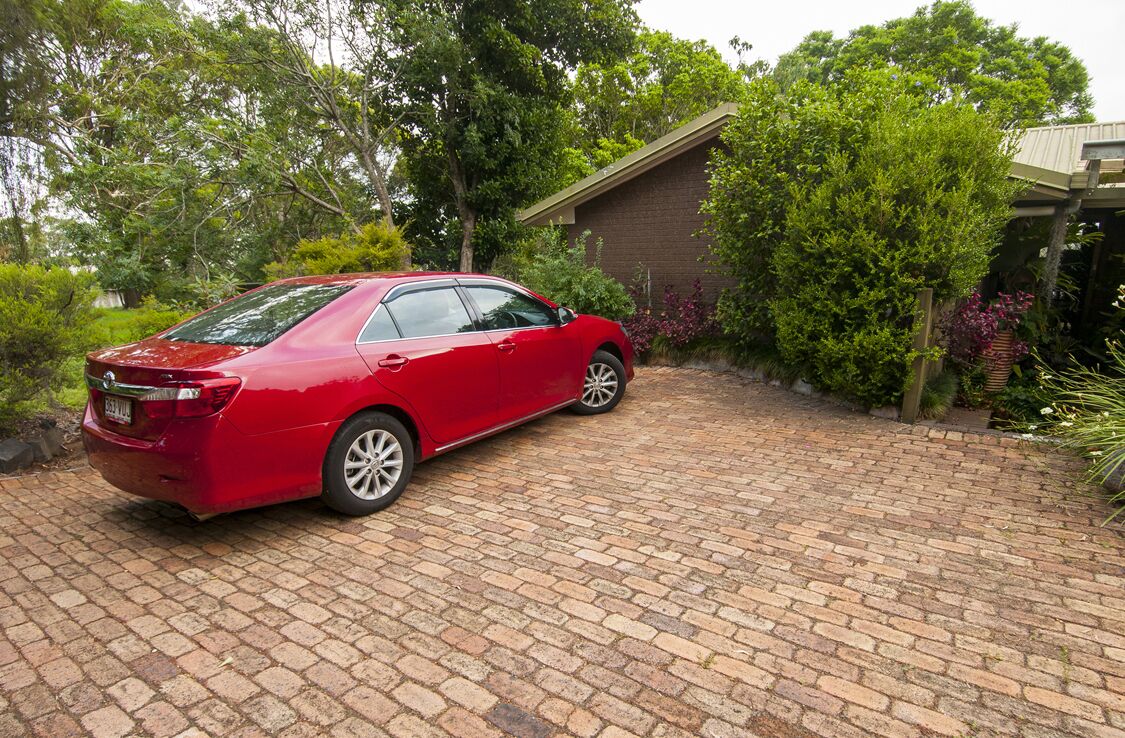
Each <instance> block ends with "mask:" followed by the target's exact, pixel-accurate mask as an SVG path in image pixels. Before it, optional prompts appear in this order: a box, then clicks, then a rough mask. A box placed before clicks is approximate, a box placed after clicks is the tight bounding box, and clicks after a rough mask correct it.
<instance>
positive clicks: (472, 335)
mask: <svg viewBox="0 0 1125 738" xmlns="http://www.w3.org/2000/svg"><path fill="white" fill-rule="evenodd" d="M356 348H357V350H358V351H359V353H360V355H361V356H362V357H363V360H364V361H365V362H366V363H367V366H368V368H369V369H370V370H371V371H372V373H373V374H374V375H375V378H376V379H377V380H378V381H379V383H380V384H382V385H383V386H384V387H386V388H387V389H388V390H390V391H391V392H394V393H395V394H396V395H398V396H399V397H401V398H402V399H403V401H404V402H406V403H407V404H408V405H409V406H410V408H411V409H412V410H413V411H414V413H415V414H416V416H417V417H418V418H419V420H420V421H421V423H422V424H423V425H424V426H425V429H426V431H427V433H429V435H430V437H431V438H433V440H434V441H435V442H436V443H437V444H438V445H439V446H440V445H442V444H448V443H452V442H454V441H459V440H461V439H463V438H466V437H468V436H471V435H473V434H475V433H480V432H481V431H484V430H487V429H489V428H491V427H492V426H494V425H496V424H497V422H498V421H497V405H498V391H499V367H498V362H497V357H496V354H497V351H496V349H495V347H494V346H493V344H492V342H491V341H489V339H488V337H487V336H486V335H485V334H484V333H482V332H481V331H479V330H478V329H477V325H476V324H475V323H474V321H473V319H472V317H471V316H470V313H469V310H468V308H466V306H465V304H464V302H463V301H462V299H461V297H460V295H459V294H458V292H457V289H456V283H455V282H454V281H453V280H452V279H447V280H438V281H427V282H420V283H407V284H404V285H400V286H398V287H396V288H394V289H392V290H391V291H390V292H389V293H387V296H386V297H385V298H384V299H383V301H382V302H381V303H380V304H379V306H378V307H377V308H376V309H375V311H374V313H372V315H371V317H370V318H369V319H368V321H367V324H366V325H365V326H364V329H363V332H362V333H361V334H360V337H359V340H358V341H357V343H356Z"/></svg>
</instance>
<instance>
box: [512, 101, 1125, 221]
mask: <svg viewBox="0 0 1125 738" xmlns="http://www.w3.org/2000/svg"><path fill="white" fill-rule="evenodd" d="M737 114H738V105H737V104H736V103H725V104H723V105H720V106H719V107H717V108H715V109H714V110H711V111H710V112H707V113H704V114H703V115H701V116H699V117H698V118H696V119H694V120H692V121H689V122H688V123H686V124H684V125H682V126H680V127H679V128H677V129H676V130H674V131H672V132H671V133H669V134H668V135H666V136H663V137H661V138H658V139H657V140H655V141H653V142H652V143H650V144H648V145H646V146H644V147H642V148H640V149H637V150H636V151H634V152H633V153H631V154H629V155H628V156H625V157H623V158H621V159H618V160H617V161H615V162H614V163H612V164H610V165H609V166H608V167H605V168H604V169H600V170H598V171H597V172H595V173H594V174H591V175H590V176H589V177H586V178H585V179H583V180H581V181H579V182H576V183H574V184H572V185H571V186H570V187H567V188H566V189H563V190H560V191H558V192H556V193H555V194H553V195H551V196H550V197H548V198H546V199H545V200H540V201H539V202H537V203H535V204H534V205H532V206H530V207H528V208H526V209H525V210H523V211H521V212H520V213H519V216H518V217H519V221H520V222H521V223H524V224H527V225H548V224H551V223H556V224H558V223H566V224H570V223H573V222H574V208H575V207H576V206H578V205H581V204H582V203H584V202H587V201H589V200H592V199H593V198H595V197H597V196H598V195H600V194H602V193H603V192H605V191H607V190H609V189H612V188H614V187H616V186H617V185H619V184H621V183H622V182H626V181H628V180H630V179H632V178H633V177H636V176H638V175H640V174H643V173H644V172H646V171H648V170H649V169H652V168H653V167H655V166H658V165H660V164H663V163H664V162H666V161H668V160H670V159H672V158H674V157H676V156H678V155H679V154H681V153H682V152H684V151H686V150H688V149H690V148H692V147H694V146H696V145H699V144H701V143H703V142H705V141H707V140H709V139H712V138H715V137H716V136H718V135H719V133H720V132H721V131H722V129H723V126H725V125H726V124H727V122H728V121H730V119H732V118H733V117H734V116H736V115H737ZM1111 139H1125V121H1118V122H1114V123H1080V124H1076V125H1067V126H1043V127H1041V128H1028V129H1026V130H1025V131H1023V132H1022V135H1021V136H1020V140H1019V146H1018V150H1017V152H1016V155H1015V157H1014V159H1013V161H1012V169H1011V172H1010V174H1011V176H1012V177H1014V178H1017V179H1022V180H1026V181H1027V182H1028V183H1029V185H1030V188H1029V190H1028V192H1027V193H1026V196H1025V198H1023V199H1026V200H1035V201H1038V200H1043V201H1045V202H1058V201H1065V200H1066V199H1068V198H1069V197H1070V196H1071V192H1072V190H1085V189H1086V185H1087V183H1088V182H1089V181H1090V180H1089V176H1088V173H1087V171H1086V168H1085V165H1084V163H1083V162H1082V161H1081V154H1082V144H1083V143H1086V142H1088V141H1105V140H1111ZM1112 168H1113V169H1115V170H1120V165H1117V166H1114V167H1112ZM1103 171H1106V170H1105V168H1103ZM1123 195H1125V187H1122V186H1117V185H1110V186H1103V187H1101V188H1099V189H1098V191H1097V192H1096V193H1095V192H1093V191H1088V192H1086V193H1085V197H1086V198H1087V199H1098V200H1107V201H1108V200H1109V199H1112V200H1113V201H1114V202H1116V201H1117V200H1119V199H1121V198H1122V196H1123ZM1107 206H1108V205H1107Z"/></svg>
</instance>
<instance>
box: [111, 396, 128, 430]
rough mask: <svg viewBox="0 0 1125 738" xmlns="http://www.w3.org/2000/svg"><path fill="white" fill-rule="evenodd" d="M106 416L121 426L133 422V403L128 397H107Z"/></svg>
mask: <svg viewBox="0 0 1125 738" xmlns="http://www.w3.org/2000/svg"><path fill="white" fill-rule="evenodd" d="M105 416H106V418H107V419H108V420H112V421H113V422H114V423H121V425H129V424H130V423H132V422H133V403H132V402H131V401H130V400H129V399H128V398H126V397H115V396H113V395H106V396H105Z"/></svg>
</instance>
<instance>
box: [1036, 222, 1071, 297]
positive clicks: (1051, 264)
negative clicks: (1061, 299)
mask: <svg viewBox="0 0 1125 738" xmlns="http://www.w3.org/2000/svg"><path fill="white" fill-rule="evenodd" d="M1069 220H1070V208H1069V207H1068V205H1067V204H1066V203H1064V204H1062V205H1059V206H1057V207H1056V208H1055V214H1054V215H1053V216H1052V217H1051V235H1050V236H1049V237H1048V238H1047V261H1046V263H1045V264H1044V265H1043V275H1042V277H1041V278H1040V280H1039V290H1040V297H1042V299H1043V300H1045V301H1046V303H1047V304H1048V305H1050V304H1051V303H1053V302H1054V292H1055V284H1056V283H1057V282H1058V280H1059V261H1061V260H1062V250H1063V246H1065V245H1066V225H1067V222H1068V221H1069Z"/></svg>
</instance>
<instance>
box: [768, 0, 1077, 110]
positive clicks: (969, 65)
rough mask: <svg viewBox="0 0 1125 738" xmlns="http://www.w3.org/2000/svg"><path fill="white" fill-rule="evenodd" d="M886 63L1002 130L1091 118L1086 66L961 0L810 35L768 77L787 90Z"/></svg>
mask: <svg viewBox="0 0 1125 738" xmlns="http://www.w3.org/2000/svg"><path fill="white" fill-rule="evenodd" d="M887 65H891V66H895V67H898V68H900V69H901V70H903V71H904V72H906V73H909V74H912V75H916V76H917V77H918V78H919V79H920V80H921V84H923V85H925V86H926V87H927V89H929V90H931V92H932V94H933V96H934V99H935V101H936V102H943V101H945V100H949V99H951V98H953V97H954V96H959V95H963V96H964V97H965V99H967V100H968V101H969V102H971V103H972V104H974V105H975V106H976V107H977V108H978V109H980V110H982V111H989V112H992V113H995V114H996V115H998V116H999V117H1000V118H1001V120H1003V121H1004V122H1005V123H1006V124H1008V125H1013V126H1026V125H1036V124H1059V123H1077V122H1085V121H1090V120H1092V117H1091V115H1090V107H1091V105H1092V104H1093V101H1092V98H1091V96H1090V93H1089V92H1088V90H1087V87H1088V84H1089V77H1088V75H1087V73H1086V67H1085V65H1083V63H1082V61H1081V60H1080V59H1078V58H1077V57H1075V56H1074V55H1073V54H1072V53H1071V51H1070V49H1068V48H1067V47H1066V46H1063V45H1062V44H1059V43H1055V42H1053V41H1050V40H1049V39H1047V38H1045V37H1042V36H1040V37H1036V38H1025V37H1022V36H1020V35H1019V31H1018V28H1017V26H1015V25H1010V26H1004V25H997V24H995V23H993V22H992V21H990V20H988V19H987V18H983V17H981V16H979V15H977V13H976V12H975V11H974V10H973V7H972V5H971V4H970V3H968V2H965V1H964V0H955V1H953V2H950V1H947V0H938V2H935V3H933V5H929V6H923V7H921V8H919V9H918V10H917V11H916V12H915V13H914V14H913V15H911V16H908V17H905V18H897V19H895V20H891V21H887V22H886V23H884V24H883V25H881V26H873V25H868V26H862V27H860V28H857V29H855V30H853V31H852V32H851V33H850V34H848V36H847V37H845V38H836V37H835V36H833V34H832V33H830V32H828V31H815V32H813V33H810V34H809V35H808V36H806V37H805V39H804V40H803V41H802V42H801V43H800V44H798V45H797V47H796V48H795V49H793V50H792V51H790V52H789V53H787V54H783V55H782V56H781V58H780V59H778V62H777V66H776V67H775V69H774V76H775V78H776V79H777V80H778V82H779V83H780V84H781V85H782V86H783V87H788V86H789V85H791V84H793V83H794V82H796V81H798V80H807V81H811V82H820V83H826V82H833V81H838V80H840V79H842V78H843V77H844V75H845V74H846V73H847V72H848V71H849V70H851V69H855V68H857V67H862V68H872V67H873V68H879V67H884V66H887Z"/></svg>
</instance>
